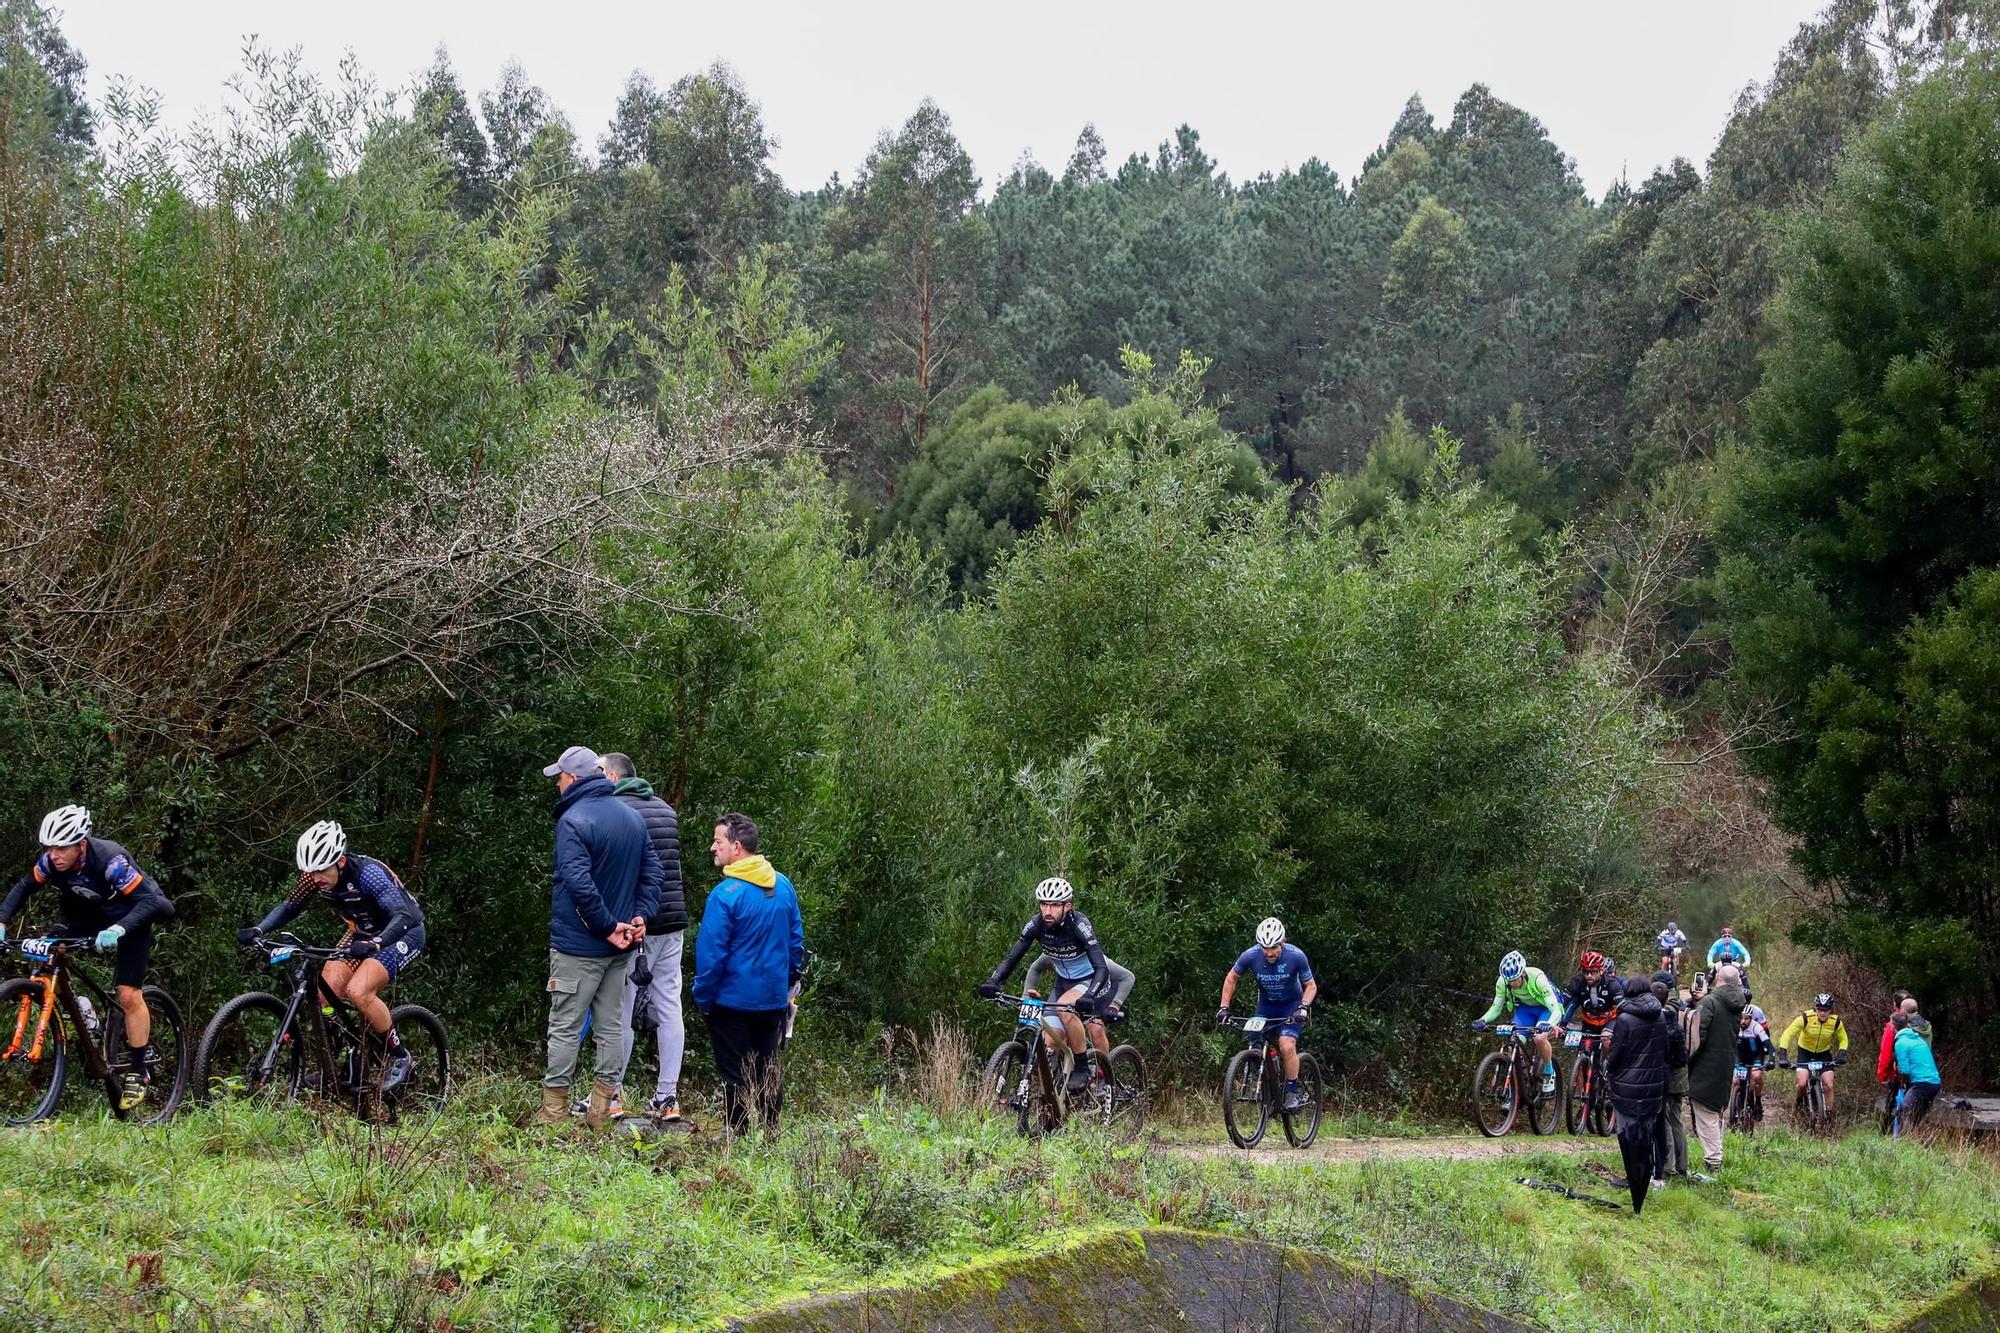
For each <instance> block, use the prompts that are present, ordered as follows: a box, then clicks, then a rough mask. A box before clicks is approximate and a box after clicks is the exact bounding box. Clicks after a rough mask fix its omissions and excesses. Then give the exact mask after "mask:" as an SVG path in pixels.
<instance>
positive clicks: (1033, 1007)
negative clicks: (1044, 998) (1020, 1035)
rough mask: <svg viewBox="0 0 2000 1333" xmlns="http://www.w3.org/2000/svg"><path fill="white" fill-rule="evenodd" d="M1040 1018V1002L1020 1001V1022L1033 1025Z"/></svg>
mask: <svg viewBox="0 0 2000 1333" xmlns="http://www.w3.org/2000/svg"><path fill="white" fill-rule="evenodd" d="M1041 1016H1042V1002H1041V1001H1040V1000H1023V1001H1021V1021H1022V1022H1023V1023H1033V1022H1035V1021H1036V1020H1037V1019H1039V1018H1040V1017H1041Z"/></svg>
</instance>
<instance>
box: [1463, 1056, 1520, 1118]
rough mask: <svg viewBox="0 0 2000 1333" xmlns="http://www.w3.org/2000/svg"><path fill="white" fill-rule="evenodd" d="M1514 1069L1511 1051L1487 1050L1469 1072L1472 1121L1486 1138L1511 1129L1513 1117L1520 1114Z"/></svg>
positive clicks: (1514, 1064) (1514, 1063)
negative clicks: (1477, 1064)
mask: <svg viewBox="0 0 2000 1333" xmlns="http://www.w3.org/2000/svg"><path fill="white" fill-rule="evenodd" d="M1515 1068H1516V1062H1515V1060H1514V1059H1513V1056H1512V1053H1511V1052H1509V1051H1488V1052H1487V1053H1486V1058H1485V1059H1483V1060H1481V1061H1480V1062H1479V1067H1478V1068H1476V1069H1474V1070H1473V1071H1472V1121H1473V1123H1474V1124H1476V1125H1478V1126H1479V1132H1480V1133H1481V1134H1484V1135H1485V1136H1486V1137H1487V1138H1489V1139H1497V1138H1499V1137H1500V1136H1501V1135H1503V1134H1505V1133H1506V1132H1507V1131H1508V1130H1510V1129H1512V1128H1514V1117H1515V1116H1516V1115H1518V1114H1519V1113H1520V1110H1521V1107H1520V1100H1521V1099H1520V1096H1519V1087H1518V1082H1519V1080H1518V1079H1517V1077H1516V1074H1515Z"/></svg>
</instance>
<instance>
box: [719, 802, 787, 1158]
mask: <svg viewBox="0 0 2000 1333" xmlns="http://www.w3.org/2000/svg"><path fill="white" fill-rule="evenodd" d="M708 850H709V852H710V854H711V855H712V856H714V858H715V864H716V868H717V869H719V870H721V871H722V874H723V880H722V882H721V883H720V884H718V885H716V886H715V887H714V888H713V889H711V890H709V894H708V903H707V905H706V906H705V907H703V908H702V912H701V930H700V933H699V934H697V935H696V936H695V941H694V960H695V974H694V986H693V988H692V989H693V992H694V1003H695V1007H696V1008H697V1009H700V1010H701V1011H702V1013H703V1014H705V1015H707V1016H708V1035H709V1038H710V1040H712V1041H713V1042H714V1043H715V1072H716V1073H718V1074H720V1075H721V1076H722V1088H723V1104H724V1106H725V1107H726V1108H727V1109H728V1114H729V1127H730V1130H731V1131H732V1132H733V1133H737V1134H742V1133H744V1132H746V1131H747V1130H748V1129H749V1128H750V1102H751V1101H753V1100H754V1101H755V1102H756V1103H757V1105H758V1107H759V1109H760V1110H761V1111H762V1113H763V1120H764V1127H765V1128H766V1129H767V1130H770V1131H772V1132H776V1130H777V1128H778V1112H779V1110H780V1109H782V1108H783V1106H784V1100H785V1095H784V1094H785V1089H784V1080H783V1076H782V1075H781V1073H780V1071H779V1069H778V1039H779V1038H780V1037H782V1036H783V1035H784V1032H785V1016H786V1014H787V1013H788V1012H789V1011H790V1009H791V1002H792V996H791V984H792V980H793V979H794V978H795V977H797V976H798V975H799V972H800V969H802V968H803V967H804V966H805V960H806V937H805V924H804V922H803V921H802V920H801V919H800V917H799V895H798V893H797V892H796V891H794V890H793V888H792V882H791V881H790V880H789V879H786V878H785V877H784V876H783V875H781V874H779V873H778V872H777V870H776V869H775V868H774V867H773V866H772V865H771V863H770V862H769V861H768V860H766V859H765V858H764V857H762V856H759V855H758V854H757V825H756V824H754V823H752V822H751V820H750V818H749V816H747V815H738V814H728V815H724V816H722V818H720V819H718V820H716V821H715V840H714V841H713V842H711V843H710V844H709V848H708Z"/></svg>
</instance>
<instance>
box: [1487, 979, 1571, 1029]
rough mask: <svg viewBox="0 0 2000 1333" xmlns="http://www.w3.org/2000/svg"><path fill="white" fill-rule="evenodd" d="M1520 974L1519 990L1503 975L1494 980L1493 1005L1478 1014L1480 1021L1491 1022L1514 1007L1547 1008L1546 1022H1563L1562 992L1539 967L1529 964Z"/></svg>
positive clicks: (1510, 1011) (1509, 1012)
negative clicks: (1510, 985)
mask: <svg viewBox="0 0 2000 1333" xmlns="http://www.w3.org/2000/svg"><path fill="white" fill-rule="evenodd" d="M1522 978H1523V980H1522V982H1521V986H1520V989H1518V990H1515V989H1512V988H1510V987H1509V986H1508V985H1507V978H1505V977H1500V978H1499V979H1497V980H1496V981H1494V983H1493V1007H1492V1008H1491V1009H1488V1010H1487V1011H1486V1012H1485V1013H1484V1014H1482V1015H1480V1018H1479V1021H1480V1022H1482V1023H1490V1022H1492V1021H1493V1020H1494V1019H1496V1018H1498V1017H1500V1016H1501V1015H1502V1014H1511V1013H1513V1012H1514V1010H1515V1009H1516V1008H1528V1009H1546V1010H1548V1012H1549V1022H1551V1023H1560V1022H1562V1017H1563V1003H1562V995H1561V993H1560V992H1559V991H1557V990H1556V988H1555V987H1554V986H1553V985H1551V984H1550V982H1549V978H1548V975H1547V974H1546V973H1545V972H1543V971H1542V969H1540V968H1539V967H1531V968H1529V969H1528V970H1527V971H1526V972H1524V973H1522Z"/></svg>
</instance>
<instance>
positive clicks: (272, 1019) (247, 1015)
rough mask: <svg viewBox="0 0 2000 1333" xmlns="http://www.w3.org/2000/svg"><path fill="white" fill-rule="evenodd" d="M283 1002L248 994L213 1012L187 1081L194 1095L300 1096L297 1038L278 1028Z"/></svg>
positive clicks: (211, 1098) (258, 993)
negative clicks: (192, 1070)
mask: <svg viewBox="0 0 2000 1333" xmlns="http://www.w3.org/2000/svg"><path fill="white" fill-rule="evenodd" d="M284 1021H285V1005H284V1001H282V1000H280V999H279V998H278V997H277V996H275V995H271V994H268V993H266V992H264V991H249V992H246V993H245V994H242V995H239V996H237V997H236V998H235V999H233V1000H231V1001H230V1002H229V1003H227V1004H225V1005H223V1006H222V1008H220V1009H218V1010H216V1011H215V1017H214V1018H211V1019H209V1020H208V1026H207V1027H206V1028H203V1029H202V1033H201V1043H200V1044H199V1045H198V1046H196V1047H195V1052H194V1072H193V1075H192V1077H191V1078H190V1079H189V1085H190V1087H192V1089H193V1092H194V1096H195V1097H197V1098H199V1099H200V1100H202V1101H205V1102H222V1101H238V1100H247V1099H249V1098H254V1097H272V1098H291V1097H296V1096H298V1095H299V1084H300V1082H301V1080H302V1078H303V1077H304V1074H305V1061H304V1059H303V1054H304V1053H303V1051H302V1050H301V1049H300V1042H299V1034H298V1032H297V1031H296V1030H293V1029H287V1030H286V1031H285V1032H283V1033H282V1034H281V1033H280V1032H279V1030H278V1029H279V1027H280V1025H282V1024H283V1023H284Z"/></svg>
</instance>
